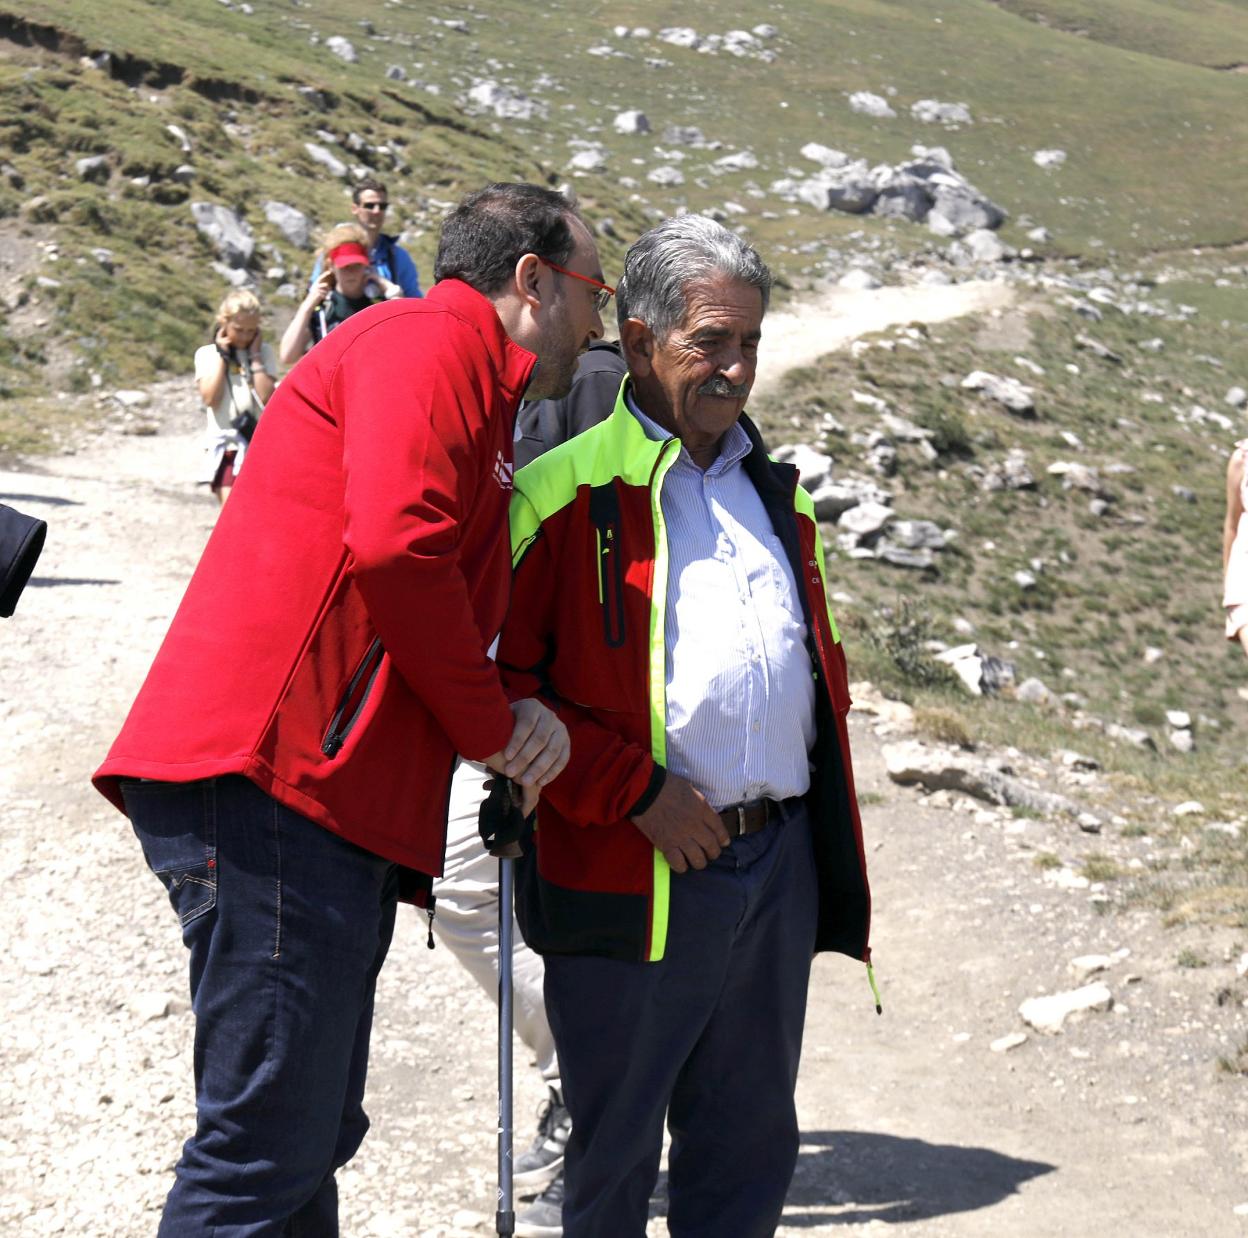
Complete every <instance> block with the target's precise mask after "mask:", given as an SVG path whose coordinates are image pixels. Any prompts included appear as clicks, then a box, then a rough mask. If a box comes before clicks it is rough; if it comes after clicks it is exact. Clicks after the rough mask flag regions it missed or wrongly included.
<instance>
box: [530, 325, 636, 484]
mask: <svg viewBox="0 0 1248 1238" xmlns="http://www.w3.org/2000/svg"><path fill="white" fill-rule="evenodd" d="M627 372H628V367H627V366H626V365H625V364H624V358H623V357H622V356H620V350H619V345H618V344H605V343H598V344H594V345H593V346H592V347H591V348H590V349H589V351H588V352H586V353H585V355H584V356H583V357H582V358H581V360H580V363H579V364H578V365H577V367H576V377H575V378H574V379H573V381H572V390H571V391H570V392H568V394H567V395H566V396H564V397H563V399H561V400H535V401H534V402H533V403H532V404H526V405H525V406H524V407H523V408H522V409H521V410H520V412H519V414H518V415H517V417H516V425H517V428H518V429H519V436H518V437H517V439H516V446H515V459H516V468H517V469H521V468H523V467H524V466H525V465H526V464H530V463H532V461H534V460H536V459H537V457H538V456H540V455H541V454H542V453H543V452H544V451H549V450H550V449H551V448H552V447H557V446H558V445H559V444H560V443H564V442H567V440H568V439H570V438H575V437H576V436H577V435H578V434H580V433H582V431H584V430H588V429H589V428H590V427H591V426H596V425H597V424H598V423H599V422H600V421H606V419H607V418H608V417H610V416H611V412H612V410H613V409H614V408H615V399H616V396H617V395H619V391H620V381H621V380H622V379H623V377H624V375H625V374H626V373H627Z"/></svg>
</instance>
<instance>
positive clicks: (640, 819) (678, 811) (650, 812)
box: [632, 771, 729, 873]
mask: <svg viewBox="0 0 1248 1238" xmlns="http://www.w3.org/2000/svg"><path fill="white" fill-rule="evenodd" d="M632 820H633V824H634V825H635V826H636V827H637V828H638V829H639V830H640V831H641V832H642V833H643V834H644V835H645V836H646V837H647V838H648V839H649V840H650V841H651V842H652V843H653V844H654V845H655V846H656V847H657V848H658V849H659V850H660V851H661V852H663V855H664V857H665V858H666V860H667V862H668V864H669V866H670V867H671V870H672V872H674V873H683V872H685V871H687V870H688V869H690V868H705V867H706V866H707V865H708V864H709V863H710V862H711V861H712V860H713V859H714V858H715V857H716V856H717V855H718V854H719V853H720V852H721V851H722V850H723V849H724V848H725V847H726V846H727V845H728V842H729V838H728V831H727V830H726V829H724V823H723V822H722V821H721V820H720V819H719V813H717V812H716V811H715V809H713V808H712V807H711V806H710V804H709V803H707V800H706V797H705V796H704V795H703V794H702V792H701V791H698V790H696V789H695V788H694V787H693V785H692V784H691V783H689V782H686V781H685V779H683V778H681V777H679V775H677V774H673V773H671V772H670V771H669V772H668V775H667V777H666V778H665V779H664V781H663V789H662V790H661V791H660V792H659V794H658V796H657V797H656V798H655V801H654V803H653V804H651V805H650V807H649V808H647V809H646V811H645V812H643V813H639V814H638V815H637V816H635V817H634V818H633V819H632Z"/></svg>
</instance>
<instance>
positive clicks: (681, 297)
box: [615, 215, 772, 340]
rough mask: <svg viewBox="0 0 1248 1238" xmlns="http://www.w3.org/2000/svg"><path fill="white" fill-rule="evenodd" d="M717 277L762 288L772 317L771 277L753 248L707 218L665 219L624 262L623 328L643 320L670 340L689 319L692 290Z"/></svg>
mask: <svg viewBox="0 0 1248 1238" xmlns="http://www.w3.org/2000/svg"><path fill="white" fill-rule="evenodd" d="M715 274H723V275H727V276H729V277H730V278H731V279H735V280H740V281H741V282H742V283H744V284H750V285H751V286H752V287H754V288H757V289H758V290H759V292H760V293H762V296H763V313H766V312H767V303H768V301H769V300H770V299H771V285H772V278H771V272H770V271H769V270H768V269H767V264H766V263H765V262H764V261H763V260H762V258H761V257H759V254H758V251H757V250H756V249H755V248H754V247H753V246H752V245H747V244H746V242H745V241H743V240H742V239H741V238H740V237H739V236H737V234H736V233H735V232H729V231H728V229H727V228H725V227H724V226H723V225H722V224H717V223H716V222H715V221H714V220H713V219H708V218H707V217H706V216H705V215H677V216H675V217H674V218H672V219H665V220H664V221H663V222H662V223H661V224H658V225H657V226H656V227H653V228H651V229H650V231H649V232H645V233H642V235H641V236H640V237H638V238H637V240H636V241H634V242H633V244H632V246H631V247H630V248H629V251H628V253H627V254H626V255H625V257H624V274H623V275H622V276H621V277H620V282H619V285H618V286H617V288H616V292H615V306H616V314H617V317H618V319H619V322H620V324H621V325H623V324H624V323H625V322H626V321H627V320H628V319H629V318H639V319H641V321H642V322H644V323H645V324H646V326H648V327H649V328H650V330H651V331H653V332H654V334H655V335H656V336H657V337H658V338H659V339H660V340H665V339H666V338H667V337H668V336H669V335H670V334H671V333H672V331H673V330H674V329H675V328H676V327H678V326H680V324H681V323H682V322H684V320H685V314H686V312H687V306H686V291H687V289H688V286H689V285H690V284H691V283H694V282H696V281H697V280H699V279H705V278H706V277H707V276H709V275H715Z"/></svg>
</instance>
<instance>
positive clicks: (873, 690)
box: [849, 680, 914, 731]
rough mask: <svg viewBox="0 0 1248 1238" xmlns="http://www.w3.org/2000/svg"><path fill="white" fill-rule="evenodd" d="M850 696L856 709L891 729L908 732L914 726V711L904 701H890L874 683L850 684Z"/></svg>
mask: <svg viewBox="0 0 1248 1238" xmlns="http://www.w3.org/2000/svg"><path fill="white" fill-rule="evenodd" d="M849 695H850V699H851V700H852V701H853V707H854V709H856V710H857V711H858V712H859V713H863V714H870V715H872V716H873V717H875V718H878V719H879V720H880V722H881V723H883V724H886V725H887V727H888V728H889V729H895V730H901V731H908V730H910V729H911V728H912V727H913V726H914V710H913V709H911V708H910V706H909V705H907V704H906V703H905V702H904V701H894V700H890V699H889V698H888V697H886V696H885V695H884V694H883V693H882V692H881V691H880V690H879V688H877V687H876V686H875V685H874V684H873V683H869V682H867V681H865V680H864V681H863V682H861V683H853V684H850V685H849Z"/></svg>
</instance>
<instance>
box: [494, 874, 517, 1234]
mask: <svg viewBox="0 0 1248 1238" xmlns="http://www.w3.org/2000/svg"><path fill="white" fill-rule="evenodd" d="M514 864H515V861H514V860H512V859H511V858H510V857H508V856H500V857H499V860H498V1212H497V1214H496V1217H495V1220H496V1228H497V1230H498V1233H499V1234H500V1235H503V1236H504V1238H510V1235H512V1234H514V1233H515V1231H516V1211H515V1200H514V1199H513V1197H512V1182H511V1170H512V1158H511V1141H512V1113H511V1103H512V1083H511V1066H512V1054H511V1049H512V1045H511V1028H512V1012H511V1003H512V976H511V954H512V948H513V941H512V934H513V931H514V923H515V922H514V920H513V919H512V903H513V891H512V879H513V877H514V876H515V873H514V871H513V868H514Z"/></svg>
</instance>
